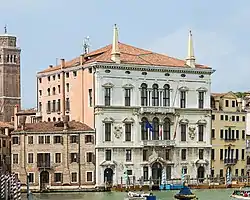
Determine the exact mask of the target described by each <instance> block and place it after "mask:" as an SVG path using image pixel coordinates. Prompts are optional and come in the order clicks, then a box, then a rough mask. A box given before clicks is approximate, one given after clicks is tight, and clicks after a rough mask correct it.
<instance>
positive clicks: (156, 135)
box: [152, 117, 159, 140]
mask: <svg viewBox="0 0 250 200" xmlns="http://www.w3.org/2000/svg"><path fill="white" fill-rule="evenodd" d="M152 125H153V137H152V138H153V140H159V119H158V118H157V117H154V119H153V124H152Z"/></svg>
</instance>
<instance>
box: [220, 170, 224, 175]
mask: <svg viewBox="0 0 250 200" xmlns="http://www.w3.org/2000/svg"><path fill="white" fill-rule="evenodd" d="M220 177H223V169H220Z"/></svg>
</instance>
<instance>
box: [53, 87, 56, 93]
mask: <svg viewBox="0 0 250 200" xmlns="http://www.w3.org/2000/svg"><path fill="white" fill-rule="evenodd" d="M55 94H56V88H55V87H53V95H55Z"/></svg>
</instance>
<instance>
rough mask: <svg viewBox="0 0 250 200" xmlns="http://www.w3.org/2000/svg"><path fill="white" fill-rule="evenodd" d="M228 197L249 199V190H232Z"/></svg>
mask: <svg viewBox="0 0 250 200" xmlns="http://www.w3.org/2000/svg"><path fill="white" fill-rule="evenodd" d="M230 197H232V198H235V199H249V200H250V191H246V190H234V191H233V194H231V195H230Z"/></svg>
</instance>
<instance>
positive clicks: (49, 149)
mask: <svg viewBox="0 0 250 200" xmlns="http://www.w3.org/2000/svg"><path fill="white" fill-rule="evenodd" d="M79 133H80V156H79V158H80V177H81V180H80V183H79V163H78V162H73V163H71V161H70V160H71V153H77V154H78V155H79V143H71V142H70V136H71V135H78V134H79ZM86 135H91V136H92V137H93V143H85V136H86ZM29 136H33V144H28V137H29ZM39 136H50V144H39V142H38V140H39ZM54 136H62V137H63V144H54V142H53V140H54V138H53V137H54ZM13 137H18V138H19V143H18V144H12V170H13V171H14V172H15V173H16V174H18V177H19V179H20V181H21V182H22V183H26V172H27V174H29V173H33V176H34V182H32V183H31V189H36V190H39V189H40V186H41V184H40V181H41V180H40V174H41V172H42V171H43V170H46V171H48V172H49V176H50V180H49V188H51V189H55V188H57V189H58V188H60V187H62V186H63V185H64V186H65V185H66V186H71V187H76V188H78V187H79V184H80V186H81V187H84V186H87V185H94V184H95V179H94V173H95V165H94V161H93V162H87V160H86V159H87V158H86V153H87V152H92V153H93V154H94V152H95V150H94V133H93V132H61V133H58V132H57V133H27V136H24V134H23V133H21V134H19V133H14V134H12V138H13ZM29 153H33V163H29V162H28V160H29V158H28V154H29ZM38 153H49V154H50V167H48V168H45V169H44V168H39V167H38V166H37V162H38V161H37V154H38ZM56 153H61V163H56V160H55V159H56V157H55V154H56ZM14 154H18V163H16V164H14V163H13V155H14ZM87 172H92V175H93V179H92V181H87V177H86V174H87ZM55 173H62V174H63V182H61V183H55V182H54V180H55V179H54V174H55ZM72 173H77V181H76V182H72V177H71V175H72Z"/></svg>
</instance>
